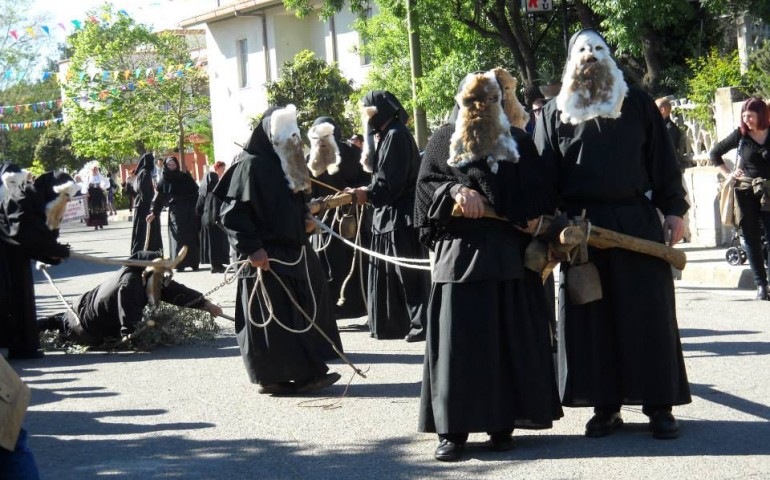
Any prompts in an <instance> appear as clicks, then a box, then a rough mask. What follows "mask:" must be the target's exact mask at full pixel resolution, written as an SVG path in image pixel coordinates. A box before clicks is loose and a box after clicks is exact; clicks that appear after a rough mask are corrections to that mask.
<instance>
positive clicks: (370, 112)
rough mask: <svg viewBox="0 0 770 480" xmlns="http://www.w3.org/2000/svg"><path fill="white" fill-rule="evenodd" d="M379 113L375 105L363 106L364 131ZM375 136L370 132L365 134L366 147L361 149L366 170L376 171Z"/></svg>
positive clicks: (362, 163) (368, 171) (369, 171)
mask: <svg viewBox="0 0 770 480" xmlns="http://www.w3.org/2000/svg"><path fill="white" fill-rule="evenodd" d="M375 115H377V107H375V106H362V107H361V124H362V125H363V129H364V130H363V131H364V132H368V131H369V130H370V127H369V119H371V118H372V117H374V116H375ZM373 140H374V137H373V136H372V135H369V134H365V135H364V148H362V149H361V161H360V163H361V166H362V167H364V171H365V172H367V173H372V172H373V171H374V145H373V144H372V141H373Z"/></svg>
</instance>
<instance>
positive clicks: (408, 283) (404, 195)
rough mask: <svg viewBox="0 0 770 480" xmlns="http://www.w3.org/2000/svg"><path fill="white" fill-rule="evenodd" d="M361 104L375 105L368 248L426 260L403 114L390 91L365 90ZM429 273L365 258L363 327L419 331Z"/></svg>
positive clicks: (380, 333)
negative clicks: (419, 236)
mask: <svg viewBox="0 0 770 480" xmlns="http://www.w3.org/2000/svg"><path fill="white" fill-rule="evenodd" d="M363 104H364V106H373V107H377V114H376V115H374V116H373V117H372V118H371V119H370V120H369V127H370V128H371V129H373V130H376V131H378V132H379V134H380V141H379V143H378V144H377V148H376V150H375V155H376V162H375V163H374V164H373V173H372V181H371V183H370V184H369V202H370V203H371V204H372V206H373V207H374V214H373V217H372V243H371V249H372V250H374V251H375V252H379V253H382V254H385V255H389V256H393V257H402V258H428V255H427V252H426V251H425V249H424V248H423V247H422V245H420V242H419V240H418V239H417V231H416V230H415V229H414V226H413V221H412V215H413V212H414V195H415V184H416V183H417V172H418V170H419V168H420V152H419V151H418V149H417V144H416V143H415V141H414V138H413V137H412V134H411V133H410V132H409V130H408V129H407V128H406V126H405V125H404V123H403V122H404V121H405V120H406V112H405V111H404V108H403V107H402V106H401V104H400V103H399V102H398V100H397V99H396V97H394V96H393V94H391V93H390V92H384V91H381V90H375V91H372V92H369V93H368V94H367V95H366V97H364V101H363ZM429 289H430V275H429V274H428V273H427V272H425V271H421V270H414V269H409V268H405V267H401V266H399V265H395V264H392V263H387V262H384V261H382V260H378V259H376V258H370V259H369V289H368V292H369V295H368V297H369V305H368V313H369V328H370V330H371V335H372V336H373V337H374V338H378V339H386V338H404V336H406V335H407V334H410V335H421V334H422V333H423V332H424V325H425V309H426V304H427V300H428V292H429Z"/></svg>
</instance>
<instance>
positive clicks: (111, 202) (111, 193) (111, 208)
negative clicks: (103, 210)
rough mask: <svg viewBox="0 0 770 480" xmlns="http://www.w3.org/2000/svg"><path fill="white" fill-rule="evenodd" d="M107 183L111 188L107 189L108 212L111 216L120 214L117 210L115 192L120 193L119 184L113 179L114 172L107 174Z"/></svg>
mask: <svg viewBox="0 0 770 480" xmlns="http://www.w3.org/2000/svg"><path fill="white" fill-rule="evenodd" d="M107 181H108V182H109V186H108V187H107V211H108V213H109V214H110V215H115V214H117V213H118V212H117V211H116V210H115V192H117V191H118V184H117V183H115V180H113V178H112V172H107Z"/></svg>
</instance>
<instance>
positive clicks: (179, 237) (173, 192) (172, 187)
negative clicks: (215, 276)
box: [150, 157, 200, 270]
mask: <svg viewBox="0 0 770 480" xmlns="http://www.w3.org/2000/svg"><path fill="white" fill-rule="evenodd" d="M169 158H172V157H169ZM168 161H169V159H166V162H168ZM174 161H177V160H176V159H174ZM177 164H178V161H177ZM197 201H198V184H196V183H195V180H193V178H192V176H191V175H190V173H189V172H181V171H179V170H173V171H172V170H169V169H168V168H164V169H163V177H162V178H161V179H160V181H159V182H158V186H157V192H156V193H155V198H154V199H153V201H152V205H150V210H151V211H152V213H153V214H155V219H156V220H157V219H158V218H159V217H160V212H161V210H162V209H163V207H164V206H165V205H168V243H169V245H168V250H169V256H170V257H171V258H176V256H177V255H178V254H179V251H180V250H181V249H182V247H183V246H185V245H186V246H187V256H185V258H184V260H182V261H181V262H180V263H178V264H177V267H176V268H177V269H182V268H186V267H192V268H193V269H194V270H197V269H198V265H199V264H200V240H199V239H198V231H199V230H200V228H199V225H198V217H196V216H195V204H196V202H197ZM153 223H155V221H154V220H153Z"/></svg>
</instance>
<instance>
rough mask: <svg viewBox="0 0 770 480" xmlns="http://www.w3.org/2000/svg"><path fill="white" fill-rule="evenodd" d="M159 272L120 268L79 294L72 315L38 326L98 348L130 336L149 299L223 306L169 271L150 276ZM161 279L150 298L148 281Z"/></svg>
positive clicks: (210, 308) (146, 255) (151, 255)
mask: <svg viewBox="0 0 770 480" xmlns="http://www.w3.org/2000/svg"><path fill="white" fill-rule="evenodd" d="M156 258H160V255H159V254H158V253H157V252H145V251H140V252H137V253H135V254H133V255H131V256H130V257H129V259H131V260H154V259H156ZM155 275H159V274H158V273H150V274H149V275H146V274H145V273H144V268H141V267H122V268H121V269H120V270H119V271H118V272H117V274H115V276H113V277H112V278H110V279H108V280H106V281H105V282H103V283H102V284H101V285H99V286H98V287H96V288H94V289H93V290H90V291H88V292H86V293H84V294H83V295H81V296H80V297H79V298H78V299H77V300H75V303H74V305H73V307H74V310H75V311H76V312H77V316H75V315H74V314H73V313H72V312H70V311H67V312H64V313H60V314H58V315H54V316H52V317H48V318H46V319H42V320H39V321H38V323H37V328H38V330H39V331H43V330H59V331H61V332H64V334H65V336H66V338H67V339H68V340H71V341H74V342H77V343H80V344H83V345H89V346H92V347H97V346H100V345H104V344H105V343H106V342H107V341H108V340H118V339H120V338H123V337H125V336H127V335H130V334H132V333H133V332H134V330H135V329H136V326H137V325H138V324H139V322H141V320H142V311H143V310H144V307H145V306H146V305H147V304H148V303H150V302H161V301H163V302H167V303H171V304H173V305H178V306H180V307H190V308H197V309H199V310H205V311H207V312H209V313H211V315H213V316H215V317H216V316H219V315H221V314H222V309H221V308H220V307H219V306H217V305H214V304H213V303H211V302H209V301H208V300H206V299H205V298H204V297H203V295H202V294H201V293H200V292H198V291H195V290H193V289H191V288H187V287H185V286H184V285H182V284H179V283H177V282H175V281H173V280H171V277H170V274H169V276H168V277H166V278H163V279H156V278H153V277H154V276H155ZM157 281H160V282H161V283H162V288H161V289H160V294H161V295H160V298H158V299H155V298H153V288H152V287H153V286H152V284H151V282H157Z"/></svg>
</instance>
